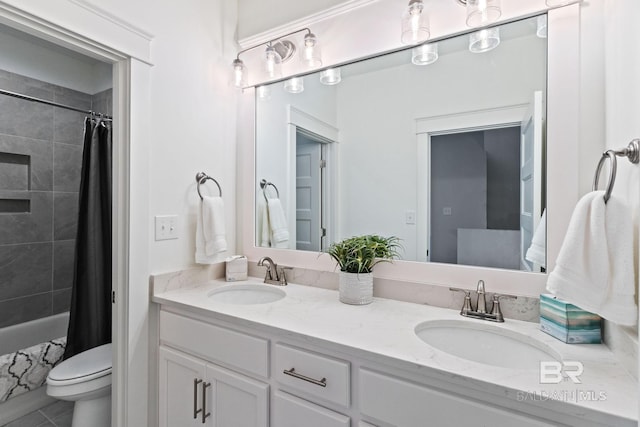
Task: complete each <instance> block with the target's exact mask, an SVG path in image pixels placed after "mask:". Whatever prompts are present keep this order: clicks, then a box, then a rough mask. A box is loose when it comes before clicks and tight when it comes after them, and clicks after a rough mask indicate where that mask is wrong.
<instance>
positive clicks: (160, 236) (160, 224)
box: [156, 215, 178, 240]
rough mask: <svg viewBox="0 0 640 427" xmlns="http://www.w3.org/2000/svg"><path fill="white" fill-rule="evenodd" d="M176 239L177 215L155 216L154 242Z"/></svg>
mask: <svg viewBox="0 0 640 427" xmlns="http://www.w3.org/2000/svg"><path fill="white" fill-rule="evenodd" d="M177 238H178V215H156V240H170V239H177Z"/></svg>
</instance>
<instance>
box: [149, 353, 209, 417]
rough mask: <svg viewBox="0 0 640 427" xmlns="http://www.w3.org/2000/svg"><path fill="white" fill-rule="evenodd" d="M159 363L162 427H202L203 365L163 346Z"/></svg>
mask: <svg viewBox="0 0 640 427" xmlns="http://www.w3.org/2000/svg"><path fill="white" fill-rule="evenodd" d="M159 361H160V364H159V365H160V372H159V392H160V396H159V397H160V399H159V404H160V407H159V412H160V413H159V417H158V418H159V423H160V427H177V426H180V427H189V426H198V425H200V426H201V425H202V421H201V418H200V415H201V414H199V413H196V411H197V410H198V409H201V403H202V396H201V393H202V383H201V382H198V381H202V379H203V378H204V373H205V364H204V362H203V361H201V360H198V359H196V358H194V357H190V356H188V355H186V354H184V353H180V352H178V351H175V350H171V349H168V348H166V347H162V346H161V347H160V360H159Z"/></svg>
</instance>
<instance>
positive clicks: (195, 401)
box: [193, 378, 202, 420]
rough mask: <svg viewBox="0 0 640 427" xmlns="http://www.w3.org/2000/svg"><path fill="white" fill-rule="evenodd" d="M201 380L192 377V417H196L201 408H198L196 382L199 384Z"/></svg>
mask: <svg viewBox="0 0 640 427" xmlns="http://www.w3.org/2000/svg"><path fill="white" fill-rule="evenodd" d="M201 382H202V380H199V379H197V378H194V379H193V419H194V420H195V419H196V418H198V414H199V413H200V412H201V411H202V409H198V384H200V383H201Z"/></svg>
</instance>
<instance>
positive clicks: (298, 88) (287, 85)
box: [284, 77, 304, 93]
mask: <svg viewBox="0 0 640 427" xmlns="http://www.w3.org/2000/svg"><path fill="white" fill-rule="evenodd" d="M284 90H286V91H287V92H289V93H300V92H302V91H303V90H304V80H303V79H302V77H292V78H290V79H289V80H287V81H285V82H284Z"/></svg>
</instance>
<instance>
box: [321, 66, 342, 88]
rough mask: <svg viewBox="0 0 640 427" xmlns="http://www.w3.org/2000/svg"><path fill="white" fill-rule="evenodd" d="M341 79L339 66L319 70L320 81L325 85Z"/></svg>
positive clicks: (336, 82)
mask: <svg viewBox="0 0 640 427" xmlns="http://www.w3.org/2000/svg"><path fill="white" fill-rule="evenodd" d="M341 81H342V76H341V75H340V68H327V69H326V70H323V71H321V72H320V83H322V84H323V85H327V86H332V85H337V84H338V83H340V82H341Z"/></svg>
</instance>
